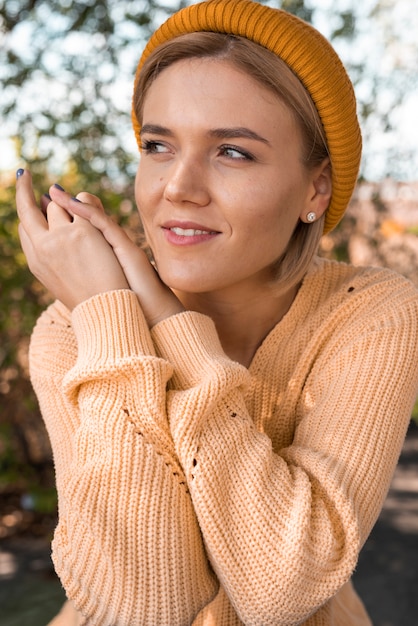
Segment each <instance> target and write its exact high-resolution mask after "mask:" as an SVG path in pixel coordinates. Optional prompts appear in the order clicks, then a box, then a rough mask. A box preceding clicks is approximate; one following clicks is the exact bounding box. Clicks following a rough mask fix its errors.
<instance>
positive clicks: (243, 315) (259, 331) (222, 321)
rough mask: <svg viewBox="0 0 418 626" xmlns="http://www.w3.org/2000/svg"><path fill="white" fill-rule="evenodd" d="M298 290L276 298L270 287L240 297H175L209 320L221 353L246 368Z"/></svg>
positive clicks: (189, 295) (185, 294)
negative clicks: (217, 338) (215, 333)
mask: <svg viewBox="0 0 418 626" xmlns="http://www.w3.org/2000/svg"><path fill="white" fill-rule="evenodd" d="M298 288H299V285H297V286H295V287H293V288H292V289H290V290H289V291H287V292H285V293H283V294H280V295H279V296H277V295H275V294H274V291H273V289H272V288H270V287H268V288H264V289H262V290H261V292H259V291H253V292H251V295H250V296H249V295H248V293H245V294H244V295H243V297H240V298H238V297H236V296H237V294H231V293H230V291H228V293H225V292H215V293H214V292H211V293H197V294H196V293H177V294H176V295H177V296H178V297H179V299H180V300H181V302H182V303H183V305H184V306H185V308H186V309H188V310H191V311H198V312H199V313H204V314H205V315H208V316H209V317H211V318H212V319H213V321H214V322H215V326H216V329H217V332H218V335H219V338H220V341H221V344H222V347H223V349H224V351H225V353H226V354H227V355H228V356H229V357H230V358H231V359H233V360H234V361H237V362H238V363H241V364H242V365H245V366H246V367H249V365H250V363H251V361H252V360H253V357H254V355H255V353H256V352H257V350H258V348H259V347H260V345H261V344H262V342H263V341H264V339H265V338H266V336H267V335H268V334H269V332H270V331H271V330H272V329H273V328H274V326H276V324H277V323H278V322H279V321H280V320H281V319H282V318H283V317H284V315H285V314H286V313H287V311H288V310H289V308H290V306H291V304H292V302H293V300H294V299H295V296H296V294H297V291H298Z"/></svg>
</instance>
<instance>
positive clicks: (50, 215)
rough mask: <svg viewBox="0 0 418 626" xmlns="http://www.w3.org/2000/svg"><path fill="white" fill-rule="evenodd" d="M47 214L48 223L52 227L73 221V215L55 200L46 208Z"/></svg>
mask: <svg viewBox="0 0 418 626" xmlns="http://www.w3.org/2000/svg"><path fill="white" fill-rule="evenodd" d="M46 216H47V220H48V225H49V227H50V229H51V228H54V227H57V226H62V225H63V224H69V223H71V222H72V221H73V217H72V215H70V213H69V212H68V211H67V210H66V209H64V208H63V207H62V206H61V205H59V204H57V203H56V202H54V201H53V200H51V201H50V202H49V203H48V206H47V208H46Z"/></svg>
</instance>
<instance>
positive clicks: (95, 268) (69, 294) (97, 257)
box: [16, 170, 129, 310]
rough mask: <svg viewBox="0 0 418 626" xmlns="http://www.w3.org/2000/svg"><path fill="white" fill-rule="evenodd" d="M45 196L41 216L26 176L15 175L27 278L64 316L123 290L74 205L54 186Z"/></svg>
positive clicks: (107, 254)
mask: <svg viewBox="0 0 418 626" xmlns="http://www.w3.org/2000/svg"><path fill="white" fill-rule="evenodd" d="M49 193H50V196H51V199H52V201H50V202H48V204H47V206H43V209H44V210H42V209H41V208H40V207H38V205H37V204H36V201H35V196H34V193H33V189H32V179H31V175H30V173H29V172H28V171H22V170H19V171H18V177H17V182H16V204H17V212H18V216H19V219H20V224H19V235H20V240H21V243H22V248H23V251H24V253H25V255H26V258H27V261H28V265H29V268H30V270H31V272H32V273H33V274H34V275H35V276H36V277H37V278H38V279H39V280H40V281H41V282H42V283H43V284H44V285H45V287H46V288H47V289H48V290H49V291H51V292H52V294H53V295H54V296H55V297H56V298H57V299H58V300H60V301H61V302H62V303H63V304H65V305H66V306H67V307H68V308H69V309H70V310H71V309H73V308H74V307H75V306H77V305H78V304H79V303H80V302H83V301H84V300H87V299H88V298H90V297H91V296H94V295H97V294H99V293H103V292H105V291H112V290H115V289H129V284H128V281H127V279H126V277H125V275H124V273H123V270H122V268H121V266H120V264H119V262H118V259H117V257H116V256H115V254H114V252H113V250H112V247H111V245H109V243H108V242H107V241H106V239H105V238H104V237H103V235H102V233H101V232H100V231H99V230H97V228H94V226H92V225H91V224H90V222H89V221H88V220H87V219H83V218H82V217H79V216H78V215H76V214H75V213H74V212H73V211H72V206H74V205H77V204H79V202H77V201H76V200H74V199H71V197H70V194H67V193H65V192H64V191H62V190H61V189H59V188H57V187H55V186H53V187H51V188H50V190H49ZM63 200H64V202H63ZM64 205H65V206H64Z"/></svg>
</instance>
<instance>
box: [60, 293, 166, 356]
mask: <svg viewBox="0 0 418 626" xmlns="http://www.w3.org/2000/svg"><path fill="white" fill-rule="evenodd" d="M72 323H73V328H74V332H75V335H76V337H77V341H78V359H77V362H78V365H79V366H82V365H83V364H84V365H86V366H88V367H89V368H91V367H92V366H94V365H97V364H99V363H101V364H103V363H113V362H115V361H117V360H119V359H121V358H126V357H130V356H136V355H139V354H146V355H152V356H155V349H154V346H153V343H152V340H151V336H150V333H149V330H148V326H147V323H146V321H145V317H144V315H143V313H142V310H141V307H140V306H139V303H138V300H137V297H136V295H135V294H134V293H133V291H130V290H128V289H126V290H125V289H124V290H117V291H108V292H105V293H101V294H98V295H97V296H93V297H92V298H89V299H88V300H85V301H84V302H82V303H81V304H79V305H78V306H77V307H76V308H75V309H74V310H73V313H72Z"/></svg>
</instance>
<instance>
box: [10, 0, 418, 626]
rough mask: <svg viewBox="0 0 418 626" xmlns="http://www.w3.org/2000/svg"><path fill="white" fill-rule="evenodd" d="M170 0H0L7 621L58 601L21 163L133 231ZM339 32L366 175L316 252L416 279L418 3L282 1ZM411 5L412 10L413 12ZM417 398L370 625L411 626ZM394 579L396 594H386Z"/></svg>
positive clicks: (359, 576) (47, 612) (384, 521)
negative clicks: (21, 227) (19, 185)
mask: <svg viewBox="0 0 418 626" xmlns="http://www.w3.org/2000/svg"><path fill="white" fill-rule="evenodd" d="M184 4H188V3H179V2H176V0H166V1H164V0H130V1H128V0H104V1H101V2H96V1H95V0H87V1H86V2H72V1H71V0H56V1H52V0H0V87H1V88H0V259H1V262H0V626H25V625H26V624H27V625H30V626H44V625H45V624H46V623H47V621H48V620H49V619H50V618H51V617H52V615H53V614H54V613H55V612H56V610H57V609H58V607H59V606H60V604H61V602H62V600H63V597H64V596H63V592H62V589H61V587H60V584H59V581H58V580H57V579H56V577H55V575H54V573H53V568H52V565H51V561H50V557H49V544H50V541H51V537H52V534H53V529H54V527H55V524H56V493H55V488H54V473H53V464H52V459H51V450H50V447H49V442H48V438H47V436H46V433H45V430H44V427H43V424H42V421H41V418H40V415H39V411H38V407H37V403H36V399H35V397H34V394H33V392H32V389H31V386H30V382H29V378H28V368H27V348H28V342H29V337H30V333H31V329H32V327H33V325H34V323H35V320H36V318H37V316H38V315H39V313H40V312H41V310H43V309H44V308H45V306H46V305H47V304H48V302H49V301H50V296H49V294H48V293H47V292H45V290H44V289H43V288H42V287H41V286H40V285H39V283H38V282H37V281H36V280H35V279H34V278H33V277H32V276H31V274H30V273H29V271H28V269H27V267H26V263H25V259H24V256H23V254H22V252H21V249H20V245H19V241H18V235H17V221H16V216H15V204H14V184H15V170H16V169H17V168H18V167H26V168H30V170H31V171H32V174H33V177H34V182H35V188H36V189H37V193H38V197H40V196H41V195H42V194H43V193H44V192H46V191H47V190H48V187H49V185H51V184H53V183H54V182H59V184H61V185H62V186H63V187H64V188H65V189H66V190H69V191H71V192H72V193H73V194H74V195H75V194H76V193H78V192H79V191H81V190H89V191H90V192H91V193H94V194H97V195H98V196H100V197H101V199H102V201H103V203H104V206H105V207H106V208H107V210H108V211H109V212H111V213H113V214H114V216H115V219H117V220H118V221H119V222H120V223H121V224H123V225H124V226H125V227H126V228H127V229H128V230H129V231H130V233H131V235H132V236H133V237H135V234H136V233H137V232H138V229H139V228H140V225H139V223H138V219H137V216H136V211H135V205H134V196H133V181H134V175H135V171H136V167H137V162H138V154H137V150H136V146H135V142H134V138H133V133H132V132H131V127H130V99H131V93H132V86H133V76H134V72H135V66H136V63H137V61H138V59H139V56H140V53H141V50H142V48H143V46H144V43H145V41H146V40H147V38H148V37H149V35H150V33H151V32H152V31H153V30H155V28H156V27H157V26H158V25H159V24H160V23H161V22H162V21H163V20H164V19H165V18H166V17H167V16H168V15H169V14H170V13H171V12H173V11H175V10H177V9H178V8H179V7H180V6H183V5H184ZM268 4H270V5H271V6H276V7H278V8H283V9H286V10H288V11H290V12H292V13H295V14H297V15H298V16H300V17H302V18H303V19H305V20H308V21H310V22H312V23H313V24H314V25H315V26H316V27H317V28H318V29H319V30H320V31H321V32H322V33H323V34H324V35H325V36H326V37H327V38H328V39H330V40H331V41H332V43H333V45H334V46H335V48H336V49H337V51H338V53H339V54H340V56H341V57H342V59H343V62H344V63H345V65H346V67H347V69H348V71H349V74H350V76H351V78H352V80H353V83H354V85H355V90H356V94H357V98H358V102H359V117H360V120H361V125H362V131H363V137H364V144H365V150H364V158H363V162H362V168H361V176H360V180H359V184H358V187H357V189H356V191H355V194H354V196H353V199H352V202H351V204H350V208H349V210H348V212H347V215H346V217H345V218H344V220H343V221H342V223H341V224H340V225H339V226H338V227H337V228H336V229H335V230H334V231H333V232H332V233H331V234H329V235H327V236H326V237H324V238H323V242H322V247H321V254H322V255H324V256H327V257H329V258H336V259H340V260H346V261H350V262H353V263H355V264H374V265H384V266H387V267H391V268H393V269H395V270H397V271H398V272H400V273H401V274H403V275H405V276H407V277H408V278H409V279H411V280H412V281H413V282H414V283H415V284H416V285H417V286H418V122H417V115H416V111H418V70H417V61H418V38H417V36H416V34H417V32H418V12H417V11H416V6H415V0H362V2H361V3H359V2H357V1H356V0H282V1H280V0H276V1H273V0H272V1H271V2H268ZM414 6H415V10H414ZM416 424H418V405H416V406H415V409H414V412H413V415H412V416H411V427H410V429H409V432H408V436H407V440H406V442H405V447H404V451H403V454H402V457H401V462H400V465H399V468H398V470H397V474H396V475H395V478H394V482H393V485H392V489H391V491H390V494H389V497H388V500H387V503H386V506H385V509H384V511H383V513H382V516H381V518H380V519H379V522H378V524H377V526H376V528H375V530H374V531H373V533H372V536H371V538H370V539H369V541H368V543H367V544H366V547H365V549H364V552H363V555H362V557H361V559H360V563H359V568H358V571H357V573H356V577H355V580H356V584H357V585H358V587H359V588H360V590H361V592H362V595H363V598H364V599H365V601H366V604H367V605H368V607H369V610H370V611H371V613H372V615H373V618H374V623H375V625H376V626H416V624H417V623H418V600H417V598H416V597H415V595H416V594H415V595H414V592H415V589H416V585H417V583H418V575H417V573H416V567H415V561H416V555H417V554H418V473H417V471H418V434H417V432H418V427H417V425H416ZM386 591H388V592H387V593H386Z"/></svg>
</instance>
